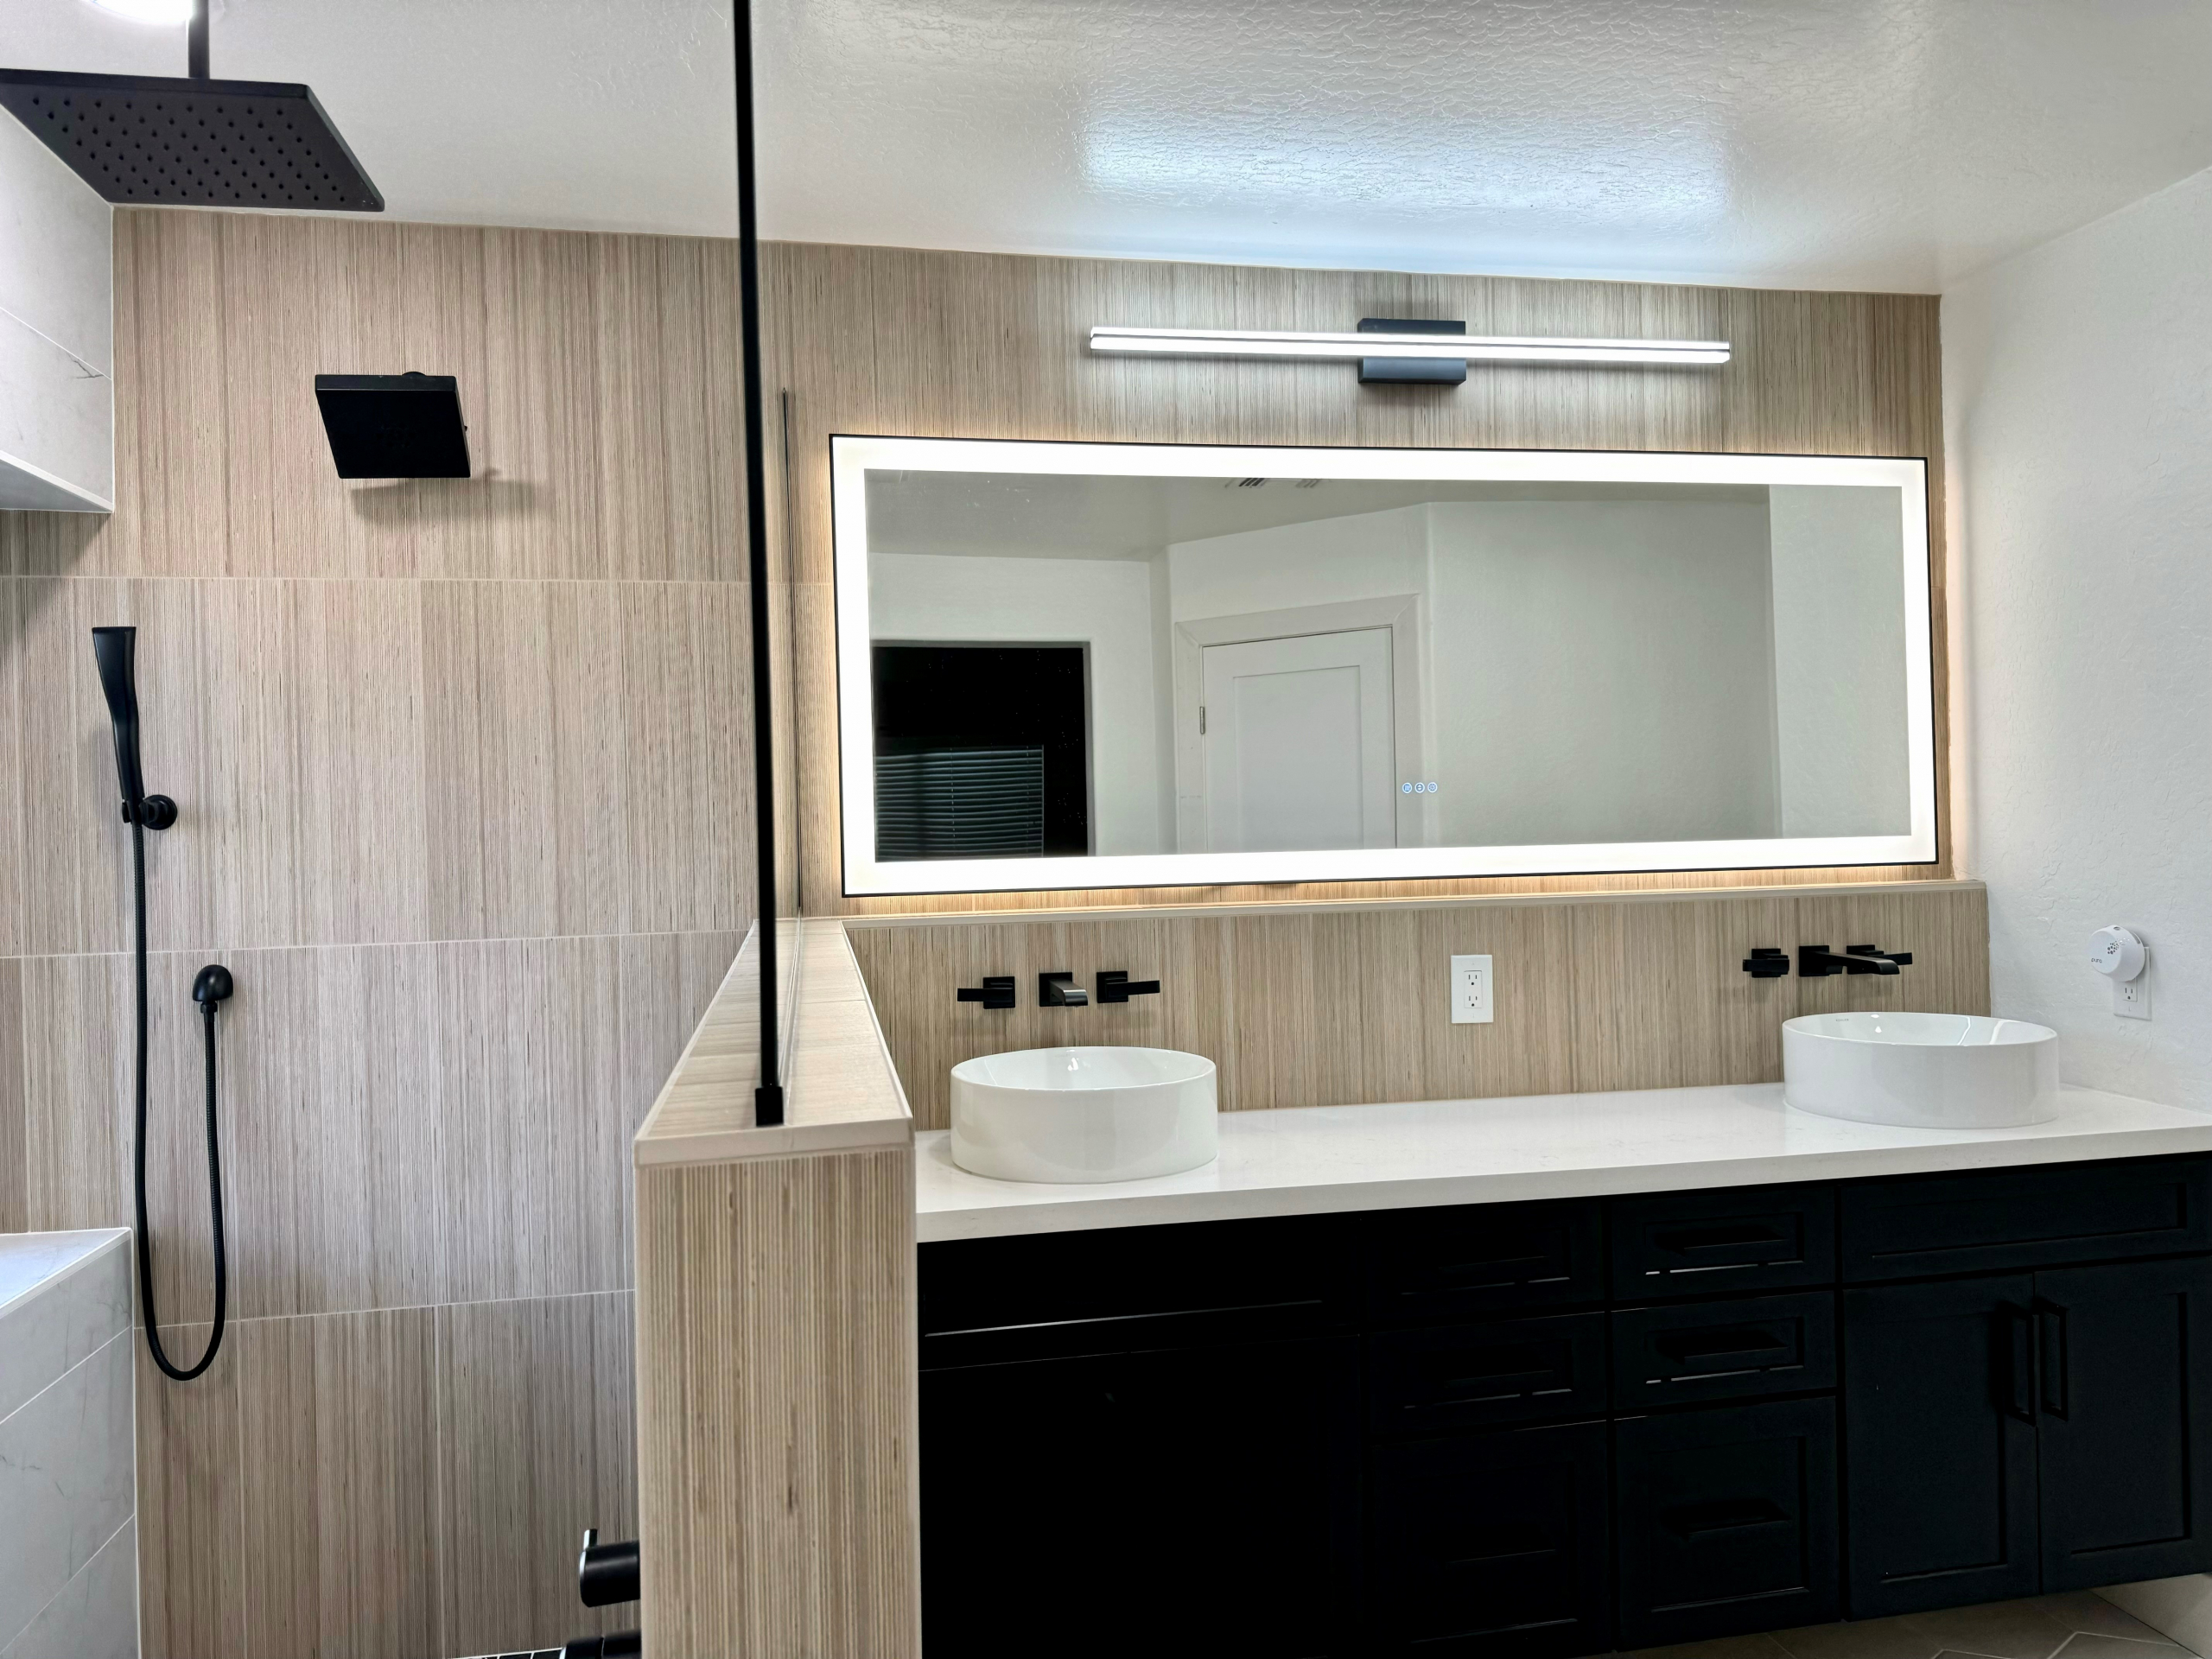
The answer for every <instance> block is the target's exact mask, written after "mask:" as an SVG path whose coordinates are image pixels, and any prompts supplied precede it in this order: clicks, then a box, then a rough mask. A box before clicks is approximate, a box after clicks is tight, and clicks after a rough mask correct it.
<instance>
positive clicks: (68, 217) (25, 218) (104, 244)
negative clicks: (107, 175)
mask: <svg viewBox="0 0 2212 1659" xmlns="http://www.w3.org/2000/svg"><path fill="white" fill-rule="evenodd" d="M113 219H114V212H113V210H112V209H111V208H110V207H109V206H108V205H107V203H106V202H105V201H103V200H100V198H99V196H98V195H97V194H94V192H93V191H92V188H90V187H89V186H87V185H86V183H85V181H83V180H81V179H79V177H78V176H77V175H75V174H74V173H73V172H71V171H70V170H69V169H68V168H67V167H65V166H64V165H63V164H62V163H61V162H60V160H59V159H57V158H56V157H55V156H54V152H53V151H51V150H49V149H47V147H46V146H45V145H44V144H42V143H39V141H38V140H37V139H35V138H34V137H31V135H30V134H29V132H27V131H25V130H23V127H22V124H21V123H19V122H18V121H16V118H14V117H13V116H11V115H8V114H5V113H0V509H8V508H30V509H46V510H48V511H54V512H102V511H105V510H106V508H107V507H108V506H109V505H111V503H112V502H113V501H114V499H115V378H114V376H115V325H114V306H113V301H112V296H113V291H114V278H113V275H112V266H111V259H110V257H109V242H110V232H111V224H112V222H113Z"/></svg>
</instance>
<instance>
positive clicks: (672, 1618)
mask: <svg viewBox="0 0 2212 1659" xmlns="http://www.w3.org/2000/svg"><path fill="white" fill-rule="evenodd" d="M638 1185H639V1236H638V1255H639V1268H638V1293H637V1294H638V1331H639V1346H640V1349H641V1350H642V1351H644V1352H645V1353H646V1354H648V1355H650V1356H651V1357H652V1360H651V1363H648V1364H647V1366H646V1368H645V1371H644V1373H643V1375H642V1376H640V1378H639V1386H640V1389H641V1393H642V1395H643V1397H642V1398H641V1399H640V1401H639V1421H640V1424H641V1427H642V1433H643V1434H644V1435H645V1440H646V1443H645V1446H644V1447H643V1448H642V1452H643V1456H644V1459H645V1463H646V1466H647V1467H648V1468H650V1469H652V1470H653V1471H657V1473H656V1478H655V1479H654V1480H653V1481H652V1482H651V1483H649V1484H648V1486H647V1489H646V1493H645V1513H644V1515H643V1516H641V1518H640V1521H641V1525H642V1526H643V1528H644V1532H643V1537H644V1538H645V1539H647V1540H650V1541H651V1543H650V1547H649V1548H646V1549H645V1552H644V1554H643V1567H644V1571H645V1606H646V1607H647V1609H648V1610H649V1615H650V1622H649V1624H647V1626H646V1630H645V1636H646V1642H647V1647H648V1651H650V1652H652V1653H653V1654H655V1655H656V1656H659V1659H783V1656H785V1655H796V1654H811V1655H821V1656H825V1659H829V1656H841V1659H842V1656H867V1659H915V1656H917V1655H918V1652H919V1650H920V1643H919V1637H920V1608H919V1605H918V1599H917V1598H918V1592H919V1585H920V1578H919V1573H918V1569H917V1560H918V1558H917V1554H916V1552H917V1547H918V1541H917V1535H916V1516H915V1513H914V1508H913V1493H914V1458H915V1454H916V1448H915V1444H914V1426H915V1415H914V1414H915V1356H914V1334H913V1294H914V1287H913V1267H914V1254H913V1248H912V1241H913V1227H914V1166H913V1153H912V1148H911V1147H908V1146H904V1145H900V1146H896V1147H884V1148H880V1149H875V1150H868V1151H860V1152H848V1153H823V1154H815V1155H811V1156H804V1157H794V1158H754V1159H748V1160H742V1161H738V1162H730V1163H716V1164H699V1165H691V1166H681V1165H674V1166H655V1167H651V1168H644V1169H640V1170H639V1172H638ZM1046 1645H1047V1646H1049V1642H1047V1643H1046Z"/></svg>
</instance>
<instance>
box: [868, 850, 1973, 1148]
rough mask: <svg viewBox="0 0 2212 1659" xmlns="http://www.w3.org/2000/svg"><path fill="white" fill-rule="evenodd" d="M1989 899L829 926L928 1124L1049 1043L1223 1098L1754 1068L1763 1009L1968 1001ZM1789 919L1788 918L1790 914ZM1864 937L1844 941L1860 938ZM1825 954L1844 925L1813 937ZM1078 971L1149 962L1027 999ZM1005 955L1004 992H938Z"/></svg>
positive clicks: (1769, 1077)
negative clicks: (855, 969)
mask: <svg viewBox="0 0 2212 1659" xmlns="http://www.w3.org/2000/svg"><path fill="white" fill-rule="evenodd" d="M1987 916H1988V905H1987V896H1986V894H1985V893H1983V892H1982V891H1981V890H1980V888H1978V887H1954V886H1949V885H1942V886H1936V885H1930V884H1917V885H1900V886H1898V887H1895V888H1893V889H1890V890H1887V891H1885V892H1882V893H1851V894H1837V895H1834V896H1820V895H1813V896H1806V895H1803V894H1798V895H1794V896H1786V895H1769V894H1764V893H1758V892H1748V893H1728V894H1719V893H1715V894H1699V895H1696V896H1693V897H1685V898H1681V899H1638V898H1621V899H1599V898H1592V899H1584V900H1579V901H1571V902H1569V901H1561V900H1557V899H1554V900H1546V901H1540V902H1530V903H1522V904H1514V903H1485V904H1480V905H1430V906H1424V905H1402V906H1389V907H1385V908H1377V909H1372V910H1356V909H1344V910H1334V911H1297V912H1284V913H1282V914H1279V915H1268V914H1264V913H1260V914H1255V913H1252V912H1237V913H1234V914H1230V915H1223V916H1209V915H1207V914H1205V912H1178V913H1175V914H1172V915H1158V916H1154V917H1150V918H1144V919H1141V920H1133V919H1127V918H1119V917H1117V918H1098V919H1095V920H1093V919H1087V918H1085V919H1072V920H1071V919H1068V918H1052V919H1045V918H1039V919H1038V920H1034V921H1024V920H1021V919H1020V918H1014V917H996V918H988V919H977V920H974V921H955V920H950V919H947V920H942V921H930V922H924V923H918V924H917V923H906V924H886V925H873V926H871V925H868V924H867V923H866V922H861V921H855V922H853V923H850V924H849V925H848V928H847V932H848V935H849V938H851V941H852V946H853V955H854V957H855V960H856V961H857V962H858V963H859V964H860V967H861V974H862V976H864V977H865V978H866V980H867V981H868V988H869V992H870V995H872V996H873V997H874V1001H875V1008H876V1015H877V1018H878V1020H880V1023H881V1025H882V1028H883V1033H884V1040H885V1042H886V1043H887V1046H889V1048H890V1051H891V1054H892V1058H893V1062H894V1063H895V1064H896V1065H897V1066H898V1068H899V1080H900V1082H901V1083H902V1084H904V1085H905V1088H906V1096H907V1099H908V1101H909V1102H910V1103H912V1107H913V1111H914V1125H915V1127H916V1128H924V1129H928V1128H944V1127H945V1126H946V1124H947V1123H948V1122H950V1118H949V1112H950V1072H951V1070H952V1068H953V1066H955V1065H957V1064H959V1063H960V1062H961V1061H962V1060H965V1059H970V1058H974V1057H975V1056H976V1055H979V1054H990V1053H996V1052H1001V1050H1005V1049H1011V1048H1028V1047H1037V1046H1046V1045H1050V1044H1053V1043H1064V1042H1116V1043H1118V1042H1135V1043H1146V1044H1153V1045H1157V1046H1163V1047H1169V1048H1185V1049H1191V1050H1193V1051H1195V1052H1198V1053H1201V1054H1205V1055H1209V1056H1211V1057H1212V1058H1214V1059H1215V1060H1216V1061H1217V1064H1218V1065H1219V1066H1220V1068H1221V1072H1220V1098H1221V1105H1222V1109H1223V1110H1224V1111H1249V1110H1253V1109H1261V1108H1267V1107H1277V1106H1322V1105H1358V1104H1364V1103H1371V1102H1377V1101H1391V1100H1452V1099H1461V1098H1483V1097H1487V1096H1499V1095H1543V1094H1557V1093H1561V1092H1565V1091H1567V1090H1601V1089H1673V1088H1684V1087H1688V1086H1690V1085H1693V1084H1722V1083H1763V1082H1772V1081H1775V1080H1777V1079H1778V1078H1779V1077H1781V1075H1782V1022H1783V1020H1787V1019H1789V1018H1790V1017H1791V1016H1792V1015H1794V1014H1798V1013H1801V1012H1804V1013H1815V1012H1819V1011H1821V1009H1823V1008H1827V1007H1914V1008H1927V1009H1932V1010H1936V1011H1939V1012H1949V1013H1959V1014H1986V1012H1988V1006H1989V958H1988V938H1987V929H1988V921H1987ZM1854 928H1855V929H1857V930H1858V931H1857V932H1853V935H1852V938H1850V940H1849V941H1847V942H1848V943H1851V944H1869V943H1871V944H1888V945H1891V946H1893V948H1895V949H1897V950H1912V951H1913V952H1914V963H1913V965H1912V966H1911V967H1910V968H1908V969H1905V970H1904V973H1903V974H1901V975H1900V976H1897V978H1895V979H1876V978H1870V977H1865V976H1861V977H1858V978H1853V979H1850V980H1843V979H1828V980H1803V981H1801V980H1799V979H1798V978H1797V977H1796V975H1795V973H1794V972H1793V973H1792V974H1791V975H1790V976H1787V977H1784V978H1780V979H1765V980H1755V979H1753V978H1751V976H1749V975H1748V974H1746V973H1745V972H1744V970H1743V965H1742V964H1743V963H1744V960H1745V957H1748V956H1750V954H1751V950H1752V949H1753V947H1755V946H1758V945H1769V946H1773V947H1775V948H1777V949H1780V950H1784V951H1787V952H1789V953H1790V954H1791V956H1792V957H1793V958H1794V956H1795V952H1796V945H1797V944H1798V943H1799V941H1800V939H1801V938H1803V939H1809V940H1812V941H1814V942H1818V941H1819V940H1820V939H1821V938H1824V937H1825V934H1824V933H1823V931H1822V930H1826V931H1827V932H1837V931H1839V930H1841V931H1851V930H1852V929H1854ZM1808 929H1809V930H1810V931H1808ZM1862 935H1864V936H1865V937H1862ZM1828 943H1829V944H1831V945H1832V946H1834V948H1836V949H1839V950H1840V949H1841V948H1842V943H1841V942H1839V940H1837V939H1831V940H1829V941H1828ZM1462 955H1482V956H1489V957H1491V958H1492V959H1493V963H1494V969H1495V973H1496V976H1497V977H1496V982H1495V983H1496V1018H1495V1019H1494V1020H1492V1022H1491V1023H1490V1024H1487V1025H1469V1026H1455V1025H1453V1024H1452V1021H1451V1013H1450V1008H1449V1006H1448V1001H1447V995H1446V974H1447V968H1448V963H1449V962H1450V959H1451V958H1452V957H1454V956H1462ZM1047 968H1052V969H1068V970H1070V971H1071V972H1073V973H1074V974H1075V975H1076V976H1077V979H1078V981H1079V982H1083V983H1085V984H1089V983H1090V982H1092V981H1093V979H1094V977H1095V976H1096V973H1097V972H1098V970H1099V969H1105V968H1126V969H1128V971H1129V972H1130V973H1131V974H1132V975H1133V976H1135V977H1137V978H1140V979H1145V978H1154V977H1157V978H1158V979H1159V980H1160V995H1159V996H1158V997H1157V998H1141V999H1139V1000H1138V1001H1135V1002H1132V1003H1131V1004H1129V1005H1128V1007H1126V1008H1123V1007H1113V1008H1106V1007H1093V1008H1075V1009H1070V1008H1039V1007H1036V1006H1035V1004H1036V990H1035V987H1036V982H1037V974H1038V972H1039V970H1041V969H1047ZM998 973H1011V974H1013V975H1014V976H1015V983H1016V986H1017V988H1018V989H1019V991H1020V1006H1019V1007H1015V1008H1013V1009H1010V1010H1006V1011H1003V1012H992V1011H988V1010H985V1009H983V1008H982V1007H980V1006H979V1005H978V1004H976V1003H972V1002H965V1003H963V1002H956V1001H953V992H954V990H955V989H956V988H958V987H959V986H963V985H975V984H978V983H980V982H982V977H983V976H985V975H986V974H998Z"/></svg>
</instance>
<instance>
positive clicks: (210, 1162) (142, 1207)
mask: <svg viewBox="0 0 2212 1659" xmlns="http://www.w3.org/2000/svg"><path fill="white" fill-rule="evenodd" d="M130 872H131V875H132V878H133V880H134V882H135V884H136V892H137V957H138V1081H137V1090H136V1093H137V1146H136V1148H135V1151H134V1168H135V1171H136V1173H137V1199H138V1300H139V1303H140V1306H142V1307H143V1309H144V1311H145V1318H146V1347H147V1350H148V1351H149V1352H150V1353H151V1354H152V1355H153V1356H154V1363H155V1364H156V1365H158V1366H159V1367H161V1370H162V1376H166V1377H169V1378H171V1379H173V1380H174V1381H175V1382H179V1383H189V1382H191V1381H192V1379H193V1378H194V1377H195V1376H199V1375H200V1373H201V1372H202V1371H204V1370H207V1368H208V1367H209V1366H210V1365H212V1364H213V1363H215V1352H216V1350H218V1349H219V1348H220V1347H221V1346H222V1345H223V1311H224V1304H225V1302H226V1300H227V1293H228V1291H229V1287H230V1274H229V1273H228V1271H227V1270H226V1266H225V1263H224V1261H223V1160H222V1156H221V1153H220V1150H219V1146H218V1143H217V1141H216V1137H215V1008H216V1005H217V1002H218V1001H219V999H218V998H216V997H212V996H210V997H205V998H202V999H201V1000H200V1029H201V1031H202V1032H203V1033H205V1037H206V1042H207V1207H208V1210H209V1211H210V1212H211V1213H212V1214H213V1217H214V1224H215V1329H214V1333H213V1335H211V1336H210V1337H209V1338H207V1352H205V1353H204V1354H202V1355H200V1363H198V1364H196V1365H194V1366H192V1367H191V1368H190V1369H189V1370H179V1369H178V1368H177V1366H176V1365H175V1363H173V1362H172V1361H171V1360H170V1358H169V1357H168V1354H167V1353H165V1352H164V1351H162V1335H161V1329H160V1326H161V1321H160V1320H159V1319H157V1318H156V1316H155V1313H154V1241H153V1236H152V1235H151V1234H150V1233H149V1231H148V1230H147V1227H146V826H145V825H144V824H143V823H139V822H138V821H137V818H136V817H134V818H132V820H131V823H130Z"/></svg>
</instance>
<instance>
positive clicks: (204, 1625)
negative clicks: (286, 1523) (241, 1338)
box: [134, 1325, 263, 1659]
mask: <svg viewBox="0 0 2212 1659" xmlns="http://www.w3.org/2000/svg"><path fill="white" fill-rule="evenodd" d="M162 1340H163V1342H164V1344H166V1345H167V1346H168V1351H169V1352H170V1354H171V1356H172V1357H175V1356H176V1355H179V1354H182V1355H186V1356H189V1357H194V1358H196V1357H198V1356H199V1353H200V1349H201V1348H202V1347H203V1346H205V1345H206V1344H207V1326H206V1325H174V1326H167V1327H164V1328H163V1330H162ZM134 1342H135V1348H134V1351H135V1352H136V1354H137V1366H138V1595H139V1608H140V1611H139V1639H140V1641H141V1643H143V1651H144V1655H145V1659H207V1656H209V1655H222V1654H242V1653H244V1652H245V1598H246V1580H247V1579H248V1578H249V1576H251V1574H252V1573H253V1564H252V1563H251V1561H249V1560H247V1559H246V1553H245V1484H246V1467H245V1465H246V1446H245V1428H244V1425H243V1422H242V1421H241V1419H240V1416H239V1413H238V1349H239V1344H237V1343H235V1342H232V1341H227V1340H226V1343H225V1344H224V1348H223V1351H222V1352H221V1353H219V1354H218V1355H217V1356H216V1357H215V1363H214V1364H213V1366H212V1367H210V1368H209V1370H207V1374H206V1375H204V1376H200V1378H199V1379H197V1380H196V1381H194V1382H192V1383H170V1382H168V1380H167V1379H165V1378H164V1377H163V1376H162V1374H161V1373H160V1372H159V1371H157V1370H155V1369H154V1362H153V1361H152V1360H151V1359H150V1358H149V1357H147V1354H146V1349H145V1344H144V1343H143V1340H139V1339H137V1333H134ZM262 1450H263V1448H262V1447H261V1446H260V1443H259V1442H258V1441H257V1443H256V1451H257V1455H258V1454H260V1452H262Z"/></svg>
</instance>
